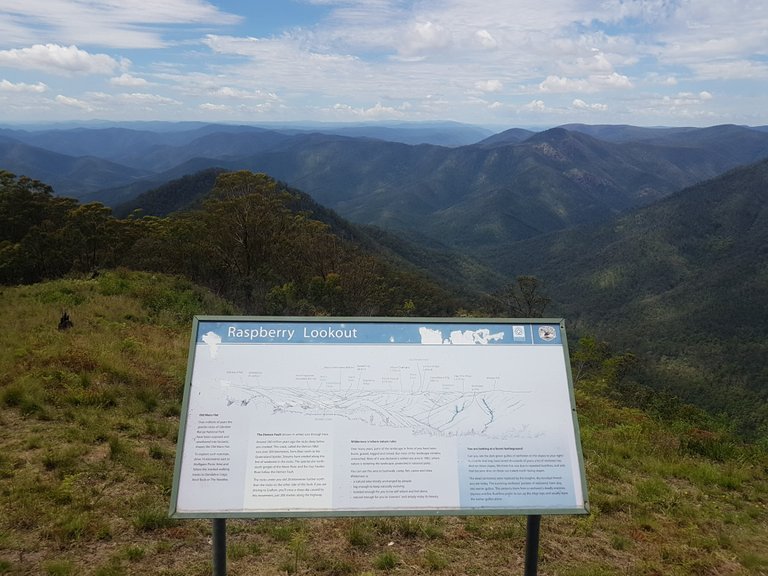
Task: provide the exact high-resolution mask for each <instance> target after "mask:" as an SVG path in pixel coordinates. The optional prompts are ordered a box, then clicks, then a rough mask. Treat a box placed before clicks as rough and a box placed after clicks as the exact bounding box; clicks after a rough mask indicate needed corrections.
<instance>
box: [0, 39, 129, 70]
mask: <svg viewBox="0 0 768 576" xmlns="http://www.w3.org/2000/svg"><path fill="white" fill-rule="evenodd" d="M0 66H7V67H9V68H20V69H22V70H29V69H33V70H42V71H44V72H49V73H52V74H58V75H65V76H66V75H72V74H112V73H113V72H114V71H115V69H116V68H119V66H120V64H119V63H118V62H117V60H115V59H114V58H112V57H111V56H108V55H106V54H89V53H88V52H86V51H85V50H81V49H80V48H78V47H77V46H74V45H73V46H59V45H58V44H45V45H43V44H35V45H34V46H32V47H31V48H20V49H12V50H0Z"/></svg>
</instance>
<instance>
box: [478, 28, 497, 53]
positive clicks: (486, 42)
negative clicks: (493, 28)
mask: <svg viewBox="0 0 768 576" xmlns="http://www.w3.org/2000/svg"><path fill="white" fill-rule="evenodd" d="M475 39H476V40H477V41H478V43H479V44H480V45H481V46H482V47H483V48H488V49H492V48H496V47H497V46H498V45H499V43H498V42H496V38H494V37H493V35H492V34H491V33H490V32H488V30H478V31H477V32H475Z"/></svg>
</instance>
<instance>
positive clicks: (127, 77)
mask: <svg viewBox="0 0 768 576" xmlns="http://www.w3.org/2000/svg"><path fill="white" fill-rule="evenodd" d="M109 83H110V84H112V85H113V86H124V87H127V88H138V87H139V86H147V85H149V82H147V81H146V80H145V79H144V78H139V77H137V76H132V75H131V74H128V73H124V74H121V75H120V76H115V77H114V78H110V79H109Z"/></svg>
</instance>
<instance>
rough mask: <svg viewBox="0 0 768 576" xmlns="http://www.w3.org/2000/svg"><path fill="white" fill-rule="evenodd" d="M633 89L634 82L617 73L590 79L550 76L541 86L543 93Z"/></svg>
mask: <svg viewBox="0 0 768 576" xmlns="http://www.w3.org/2000/svg"><path fill="white" fill-rule="evenodd" d="M632 87H633V85H632V81H631V80H630V79H629V78H628V77H627V76H624V75H622V74H618V73H616V72H613V73H612V74H608V75H592V76H589V77H588V78H565V77H563V76H556V75H550V76H547V78H546V79H545V80H544V81H543V82H541V83H540V84H539V90H540V91H541V92H551V93H566V92H584V93H591V92H598V91H600V90H602V89H611V88H622V89H624V88H632Z"/></svg>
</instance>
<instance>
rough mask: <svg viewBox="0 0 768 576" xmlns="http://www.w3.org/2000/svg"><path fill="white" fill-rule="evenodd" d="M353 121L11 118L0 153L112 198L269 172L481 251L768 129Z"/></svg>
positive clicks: (719, 156)
mask: <svg viewBox="0 0 768 576" xmlns="http://www.w3.org/2000/svg"><path fill="white" fill-rule="evenodd" d="M451 129H453V130H454V131H455V133H456V134H457V136H456V137H455V138H453V140H454V141H460V140H461V138H465V137H466V136H467V134H468V130H467V128H466V127H464V126H463V125H458V127H457V126H450V125H449V126H447V127H444V128H443V133H442V136H441V140H442V141H446V140H450V138H448V137H447V136H445V134H446V133H450V130H451ZM431 130H432V131H433V132H434V131H436V130H437V128H436V127H432V128H431ZM351 132H354V130H353V128H351V127H348V128H346V129H344V130H341V129H339V130H336V132H329V133H321V132H309V131H304V132H299V131H297V130H296V129H281V130H275V129H267V128H260V127H252V126H225V125H203V126H195V127H194V128H191V129H180V130H176V131H164V132H160V131H149V130H137V129H131V128H124V127H113V128H99V129H88V128H77V129H69V130H43V131H37V132H31V131H20V130H8V129H6V130H1V131H0V166H3V167H4V168H5V169H7V170H10V171H11V172H14V173H18V174H25V175H28V176H30V177H33V178H37V179H40V180H43V181H45V182H47V183H49V184H51V185H52V186H53V188H54V190H55V191H56V192H57V193H58V194H60V195H67V196H72V197H75V198H79V199H81V200H82V201H94V200H95V201H100V202H103V203H105V204H107V205H110V206H113V207H114V206H118V205H120V204H123V203H126V202H130V201H131V200H133V199H134V198H136V197H137V196H139V195H140V194H142V193H144V192H147V191H149V190H152V189H155V188H157V187H159V186H161V185H162V184H165V183H167V182H169V181H171V180H174V179H178V178H181V177H183V176H185V175H188V174H191V173H195V172H198V171H200V170H204V169H208V168H213V167H217V168H223V169H227V170H239V169H247V170H251V171H254V172H265V173H268V174H270V175H271V176H273V177H275V178H277V179H279V180H281V181H283V182H285V183H287V184H288V185H290V186H292V187H295V188H298V189H301V190H303V191H305V192H307V193H308V194H310V195H311V196H312V197H313V198H314V199H315V200H316V201H317V202H319V203H320V204H322V205H324V206H326V207H328V208H330V209H332V210H335V211H336V212H338V213H339V214H340V215H341V216H343V217H345V218H347V219H349V220H352V221H354V222H357V223H361V224H369V225H375V226H379V227H382V228H386V229H390V230H396V231H398V232H399V233H405V234H409V233H413V232H418V234H419V235H421V236H425V237H428V238H432V239H434V240H436V241H439V242H441V243H443V244H445V245H446V246H449V247H452V248H460V249H461V248H467V247H469V248H472V249H476V248H477V249H481V250H484V249H491V248H493V247H494V246H496V245H498V244H506V243H508V242H513V241H517V240H521V239H525V238H530V237H534V236H538V235H540V234H544V233H548V232H551V231H554V230H559V229H563V228H567V227H571V226H574V225H578V224H582V223H589V222H597V221H600V220H603V219H605V218H608V217H610V216H612V215H616V214H619V213H621V212H624V211H626V210H628V209H631V208H634V207H637V206H642V205H646V204H650V203H652V202H654V201H656V200H659V199H661V198H663V197H665V196H667V195H668V194H670V193H672V192H674V191H676V190H679V189H681V188H683V187H685V186H689V185H692V184H695V183H696V182H699V181H701V180H704V179H707V178H712V177H714V176H717V175H719V174H721V173H723V172H725V171H727V170H729V169H731V168H734V167H736V166H739V165H744V164H749V163H751V162H755V161H757V160H759V159H761V158H764V157H766V156H768V131H766V130H764V129H762V128H748V127H743V126H732V125H726V126H715V127H710V128H638V127H632V126H610V127H609V126H602V127H600V126H585V125H568V126H564V127H560V128H554V129H550V130H545V131H542V132H533V131H529V130H523V129H512V130H507V131H505V132H500V133H498V134H494V135H491V136H489V137H487V138H481V139H479V140H478V141H477V142H475V143H473V144H467V145H462V146H454V147H448V146H441V145H436V144H434V143H424V144H417V145H414V144H406V143H403V142H396V141H391V140H381V139H376V138H374V137H372V136H371V135H370V134H373V135H379V136H383V135H387V136H389V137H392V138H397V135H398V134H400V135H402V137H400V138H399V139H400V140H406V139H407V138H408V137H411V136H413V135H414V133H416V130H415V129H414V128H410V129H405V128H397V127H391V128H387V129H386V130H385V129H384V128H383V127H377V128H376V129H375V130H374V129H369V130H368V132H364V131H363V128H357V132H358V133H361V134H365V136H360V137H350V136H347V135H344V134H345V133H347V134H349V133H351ZM418 134H419V135H423V136H424V138H426V137H427V134H426V133H425V132H424V130H422V131H419V132H418ZM473 134H474V135H475V136H480V135H481V134H482V132H481V131H476V132H474V133H473Z"/></svg>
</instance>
